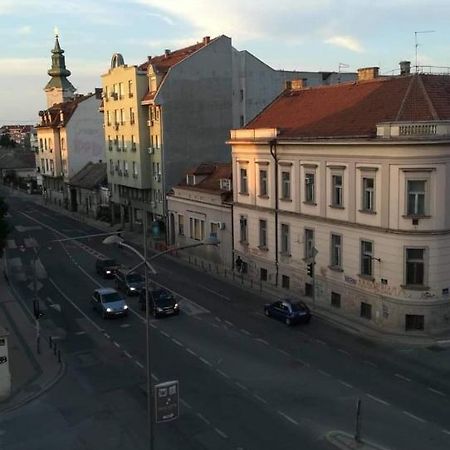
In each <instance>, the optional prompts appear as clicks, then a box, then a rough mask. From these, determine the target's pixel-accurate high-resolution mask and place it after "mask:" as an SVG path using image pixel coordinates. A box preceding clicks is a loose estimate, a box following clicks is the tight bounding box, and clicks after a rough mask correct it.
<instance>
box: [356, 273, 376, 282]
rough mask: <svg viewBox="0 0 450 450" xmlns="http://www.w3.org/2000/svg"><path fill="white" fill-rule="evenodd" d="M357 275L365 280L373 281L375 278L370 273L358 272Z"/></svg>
mask: <svg viewBox="0 0 450 450" xmlns="http://www.w3.org/2000/svg"><path fill="white" fill-rule="evenodd" d="M358 277H359V278H362V279H363V280H367V281H372V282H373V281H375V278H374V277H373V276H372V275H364V274H363V273H358Z"/></svg>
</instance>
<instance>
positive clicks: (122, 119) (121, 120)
mask: <svg viewBox="0 0 450 450" xmlns="http://www.w3.org/2000/svg"><path fill="white" fill-rule="evenodd" d="M124 123H125V114H124V112H123V108H121V109H120V125H123V124H124Z"/></svg>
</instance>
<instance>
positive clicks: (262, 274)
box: [259, 267, 267, 281]
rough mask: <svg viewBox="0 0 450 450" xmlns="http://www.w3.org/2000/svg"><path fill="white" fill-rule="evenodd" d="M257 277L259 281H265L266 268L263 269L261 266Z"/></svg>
mask: <svg viewBox="0 0 450 450" xmlns="http://www.w3.org/2000/svg"><path fill="white" fill-rule="evenodd" d="M259 279H260V280H261V281H267V269H263V268H262V267H261V269H260V270H259Z"/></svg>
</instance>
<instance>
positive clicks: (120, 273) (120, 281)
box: [115, 269, 145, 295]
mask: <svg viewBox="0 0 450 450" xmlns="http://www.w3.org/2000/svg"><path fill="white" fill-rule="evenodd" d="M115 276H116V288H117V289H118V290H119V291H122V292H125V293H126V294H127V295H139V292H140V291H141V289H143V288H144V286H145V280H144V277H143V276H142V275H141V274H140V273H136V272H128V271H126V270H122V269H121V270H117V271H116V273H115Z"/></svg>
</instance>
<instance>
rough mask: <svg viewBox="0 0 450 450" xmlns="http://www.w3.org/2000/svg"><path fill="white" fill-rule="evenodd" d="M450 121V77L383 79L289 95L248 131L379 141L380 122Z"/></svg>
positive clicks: (284, 94) (288, 136) (248, 126)
mask: <svg viewBox="0 0 450 450" xmlns="http://www.w3.org/2000/svg"><path fill="white" fill-rule="evenodd" d="M420 120H450V76H449V75H423V74H414V75H408V76H398V77H382V78H381V77H380V78H376V79H374V80H370V81H360V82H353V83H343V84H338V85H333V86H320V87H314V88H306V89H300V90H285V91H284V92H283V93H282V94H281V95H280V96H279V97H278V98H277V99H275V100H274V101H273V102H272V103H271V104H270V105H269V106H268V107H267V108H265V109H264V110H263V111H262V112H261V113H260V114H259V115H258V116H256V117H255V118H254V119H253V120H252V121H251V122H249V123H248V124H247V125H246V126H245V128H247V129H256V128H278V129H279V130H280V137H286V138H290V137H297V138H319V137H325V138H331V137H375V136H376V125H377V124H378V123H380V122H395V121H420Z"/></svg>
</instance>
